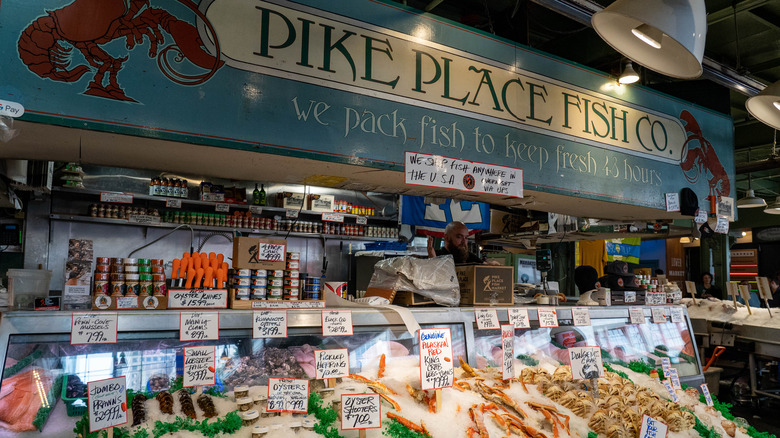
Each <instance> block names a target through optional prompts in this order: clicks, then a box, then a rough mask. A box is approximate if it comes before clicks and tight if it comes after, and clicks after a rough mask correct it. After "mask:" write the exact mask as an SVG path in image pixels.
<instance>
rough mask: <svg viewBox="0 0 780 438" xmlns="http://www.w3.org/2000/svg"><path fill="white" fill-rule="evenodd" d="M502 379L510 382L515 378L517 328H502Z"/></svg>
mask: <svg viewBox="0 0 780 438" xmlns="http://www.w3.org/2000/svg"><path fill="white" fill-rule="evenodd" d="M501 357H502V361H501V368H502V372H501V378H502V379H504V380H509V379H512V378H514V377H515V326H514V325H512V324H505V325H502V326H501Z"/></svg>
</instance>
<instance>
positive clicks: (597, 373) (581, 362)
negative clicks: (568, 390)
mask: <svg viewBox="0 0 780 438" xmlns="http://www.w3.org/2000/svg"><path fill="white" fill-rule="evenodd" d="M568 352H569V363H570V364H571V375H572V379H573V380H582V379H597V378H599V377H604V365H603V363H602V360H601V347H571V348H569V349H568Z"/></svg>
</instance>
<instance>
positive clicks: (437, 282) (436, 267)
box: [368, 255, 460, 306]
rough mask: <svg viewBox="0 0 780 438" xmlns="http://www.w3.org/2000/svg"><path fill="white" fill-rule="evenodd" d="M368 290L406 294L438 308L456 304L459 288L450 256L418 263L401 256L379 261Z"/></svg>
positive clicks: (458, 302)
mask: <svg viewBox="0 0 780 438" xmlns="http://www.w3.org/2000/svg"><path fill="white" fill-rule="evenodd" d="M368 287H375V288H378V289H392V290H397V291H398V290H403V291H410V292H414V293H417V294H420V295H422V296H424V297H427V298H430V299H432V300H433V301H434V302H435V303H436V304H439V305H442V306H457V305H458V304H460V287H459V285H458V276H457V274H456V273H455V260H454V259H453V258H452V256H451V255H446V256H441V257H433V258H429V259H420V258H416V257H410V256H404V257H393V258H389V259H384V260H380V261H378V262H377V263H376V265H374V274H373V275H372V276H371V281H370V282H369V284H368Z"/></svg>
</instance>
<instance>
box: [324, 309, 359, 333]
mask: <svg viewBox="0 0 780 438" xmlns="http://www.w3.org/2000/svg"><path fill="white" fill-rule="evenodd" d="M322 336H352V311H351V310H323V311H322Z"/></svg>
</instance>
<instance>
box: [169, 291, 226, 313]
mask: <svg viewBox="0 0 780 438" xmlns="http://www.w3.org/2000/svg"><path fill="white" fill-rule="evenodd" d="M227 305H228V294H227V289H171V290H169V291H168V308H169V309H227Z"/></svg>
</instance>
